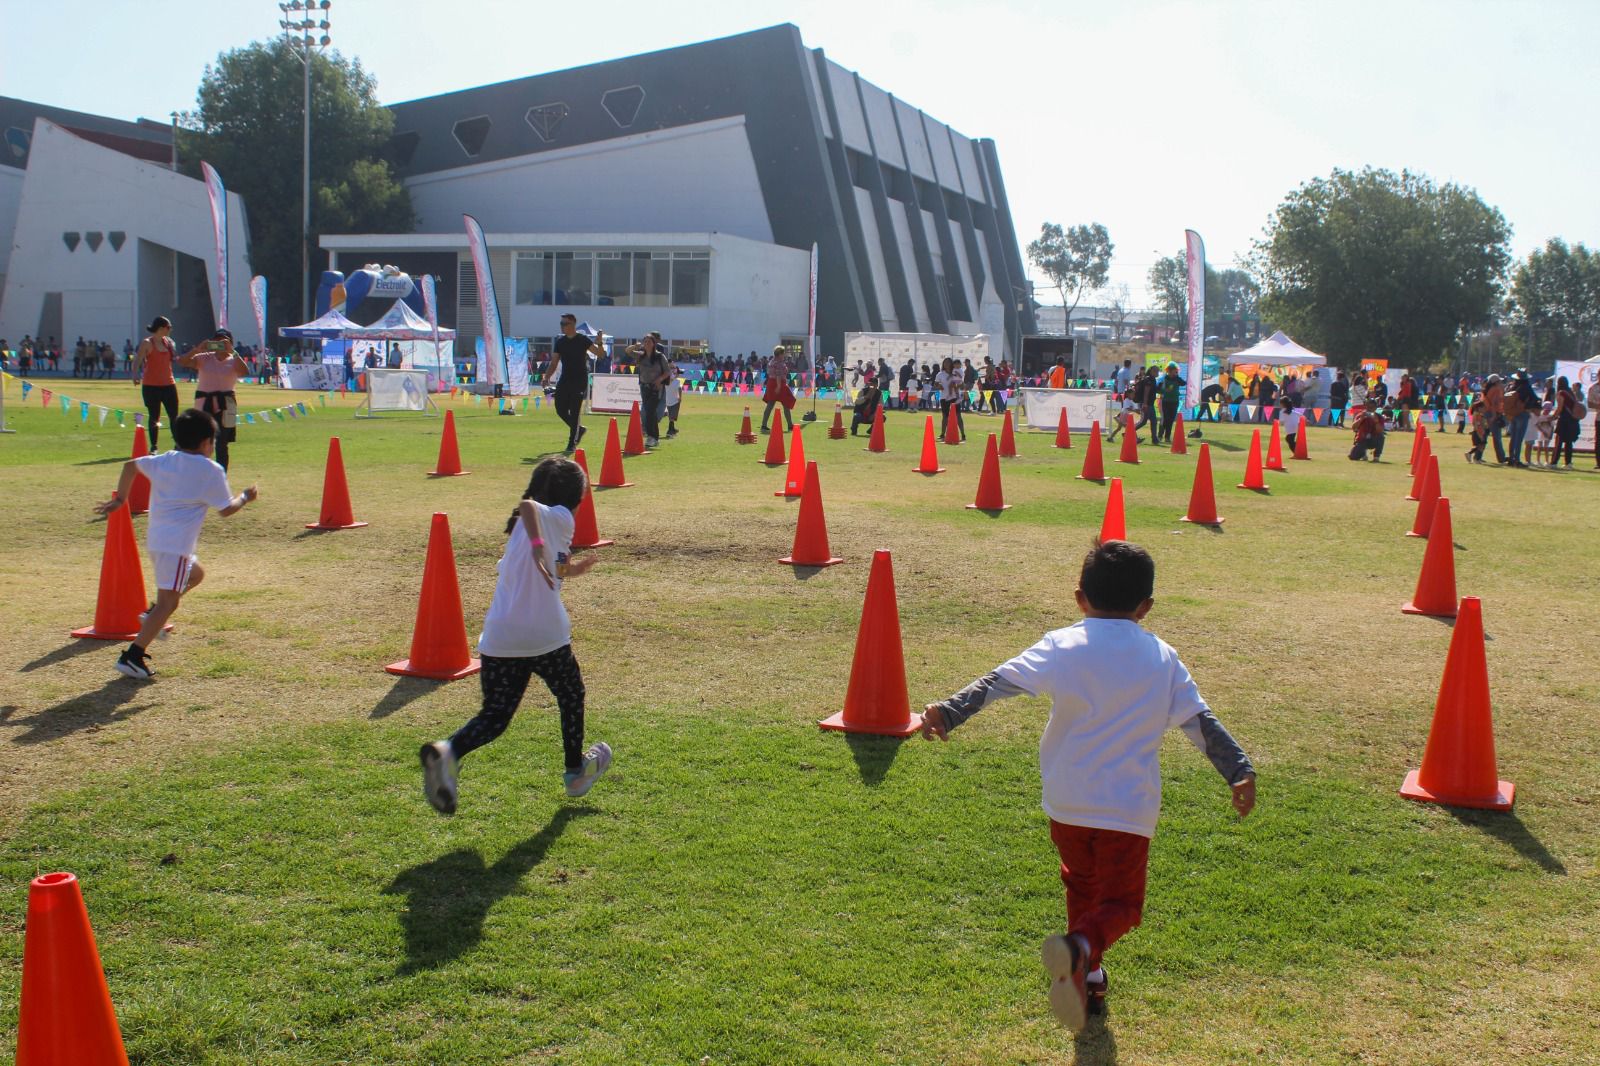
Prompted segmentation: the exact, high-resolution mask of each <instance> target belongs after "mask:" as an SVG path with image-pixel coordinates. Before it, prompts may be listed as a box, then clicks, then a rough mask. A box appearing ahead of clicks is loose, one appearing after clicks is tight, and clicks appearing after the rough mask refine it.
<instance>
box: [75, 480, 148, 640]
mask: <svg viewBox="0 0 1600 1066" xmlns="http://www.w3.org/2000/svg"><path fill="white" fill-rule="evenodd" d="M149 604H150V601H149V600H147V599H145V598H144V570H143V569H142V568H141V567H140V565H139V546H138V545H137V544H136V543H134V539H133V518H132V516H130V515H129V514H128V508H127V507H126V506H123V507H118V508H117V509H116V510H115V511H112V512H111V515H110V517H108V518H107V519H106V541H105V547H103V548H102V549H101V551H100V594H99V595H98V596H96V597H95V603H94V625H91V626H87V627H85V628H83V629H74V630H73V631H72V635H73V636H75V637H80V638H81V637H88V638H89V639H91V640H132V639H133V638H134V637H137V636H138V635H139V615H140V614H142V613H143V612H144V609H145V608H146V607H147V606H149ZM166 628H168V629H171V628H172V627H171V626H167V627H166Z"/></svg>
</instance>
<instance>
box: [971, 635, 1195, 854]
mask: <svg viewBox="0 0 1600 1066" xmlns="http://www.w3.org/2000/svg"><path fill="white" fill-rule="evenodd" d="M995 673H996V674H998V675H999V676H1000V678H1001V679H1002V680H1005V681H1009V682H1011V683H1012V684H1014V685H1016V686H1017V687H1018V688H1020V689H1022V690H1023V691H1024V692H1027V693H1029V694H1030V695H1035V696H1049V697H1050V699H1051V707H1050V721H1049V722H1048V723H1047V724H1046V725H1045V727H1044V734H1043V736H1041V737H1040V738H1039V772H1040V776H1041V777H1042V778H1043V783H1044V801H1043V806H1044V810H1045V813H1046V814H1048V815H1049V816H1050V817H1051V818H1052V819H1053V820H1054V821H1057V822H1063V823H1066V824H1068V825H1080V826H1087V827H1089V828H1091V829H1111V830H1115V831H1117V832H1119V833H1135V834H1137V835H1139V836H1143V837H1149V836H1154V835H1155V831H1156V818H1157V816H1158V815H1159V814H1160V813H1161V764H1160V759H1159V755H1160V751H1161V736H1162V734H1163V733H1165V732H1166V731H1167V730H1168V729H1172V728H1174V727H1176V726H1180V725H1182V724H1183V723H1184V722H1186V721H1188V720H1189V719H1190V718H1193V717H1194V716H1195V715H1197V714H1199V713H1200V712H1201V711H1204V710H1206V703H1205V700H1203V699H1201V698H1200V692H1199V690H1198V689H1197V688H1196V687H1195V683H1194V679H1193V678H1192V677H1190V676H1189V670H1188V668H1187V667H1185V666H1184V665H1183V663H1182V661H1180V660H1179V658H1178V653H1177V652H1175V651H1173V650H1172V648H1171V647H1169V646H1168V645H1167V643H1166V642H1165V641H1163V640H1162V639H1161V638H1159V637H1157V636H1156V635H1155V634H1154V633H1151V632H1149V631H1148V630H1146V629H1145V628H1144V627H1143V626H1141V625H1139V623H1137V622H1130V621H1125V620H1123V619H1117V618H1085V619H1084V620H1083V621H1081V622H1079V623H1078V624H1077V625H1073V626H1068V627H1067V628H1065V629H1057V630H1055V631H1053V632H1050V633H1046V634H1045V635H1044V638H1043V639H1042V640H1040V641H1039V643H1037V644H1035V645H1034V646H1033V647H1031V648H1029V649H1028V650H1027V651H1025V652H1023V653H1022V654H1021V655H1019V656H1017V657H1016V658H1015V659H1012V660H1011V661H1010V662H1008V663H1005V664H1003V665H1002V666H1000V667H999V668H998V669H997V670H995Z"/></svg>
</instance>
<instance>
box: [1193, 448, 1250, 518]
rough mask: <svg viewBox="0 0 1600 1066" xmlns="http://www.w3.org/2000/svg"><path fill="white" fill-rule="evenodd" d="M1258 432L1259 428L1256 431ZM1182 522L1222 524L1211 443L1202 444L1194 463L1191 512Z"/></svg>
mask: <svg viewBox="0 0 1600 1066" xmlns="http://www.w3.org/2000/svg"><path fill="white" fill-rule="evenodd" d="M1256 432H1257V433H1258V434H1259V433H1260V431H1259V430H1257V431H1256ZM1178 521H1180V522H1193V523H1194V524H1195V525H1197V526H1220V525H1222V523H1223V521H1224V520H1223V519H1221V518H1218V517H1217V493H1216V490H1215V489H1214V488H1213V487H1212V484H1211V445H1209V444H1201V445H1200V458H1199V460H1197V461H1196V462H1195V464H1194V487H1193V488H1192V489H1190V490H1189V512H1188V513H1187V514H1185V515H1184V516H1183V517H1182V518H1180V519H1178Z"/></svg>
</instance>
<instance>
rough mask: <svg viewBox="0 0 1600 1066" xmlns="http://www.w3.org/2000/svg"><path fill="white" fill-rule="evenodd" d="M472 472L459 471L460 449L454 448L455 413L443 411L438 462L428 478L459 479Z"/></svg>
mask: <svg viewBox="0 0 1600 1066" xmlns="http://www.w3.org/2000/svg"><path fill="white" fill-rule="evenodd" d="M470 473H472V471H470V470H463V469H461V449H460V448H458V447H456V413H455V412H454V411H448V410H447V411H445V413H444V433H443V434H442V435H441V436H440V437H439V462H438V464H437V465H436V466H435V467H434V469H433V470H432V471H431V472H429V474H428V476H429V477H460V476H461V475H463V474H470Z"/></svg>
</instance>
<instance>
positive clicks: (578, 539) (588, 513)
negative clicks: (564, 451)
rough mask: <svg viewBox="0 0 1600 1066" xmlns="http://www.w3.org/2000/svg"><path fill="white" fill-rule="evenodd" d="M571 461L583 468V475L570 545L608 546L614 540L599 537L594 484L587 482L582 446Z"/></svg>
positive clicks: (587, 476)
mask: <svg viewBox="0 0 1600 1066" xmlns="http://www.w3.org/2000/svg"><path fill="white" fill-rule="evenodd" d="M572 461H573V462H575V463H577V464H578V465H579V466H581V467H582V468H583V477H584V486H583V502H582V503H580V504H578V513H577V514H575V515H573V516H572V547H573V549H574V550H577V549H579V548H609V547H610V546H611V545H613V544H615V543H616V541H614V540H601V539H600V526H599V523H597V522H596V521H595V516H594V486H593V485H590V484H588V478H589V460H588V458H587V457H586V456H585V455H584V454H583V449H582V448H579V449H577V450H576V451H574V452H573V453H572Z"/></svg>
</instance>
